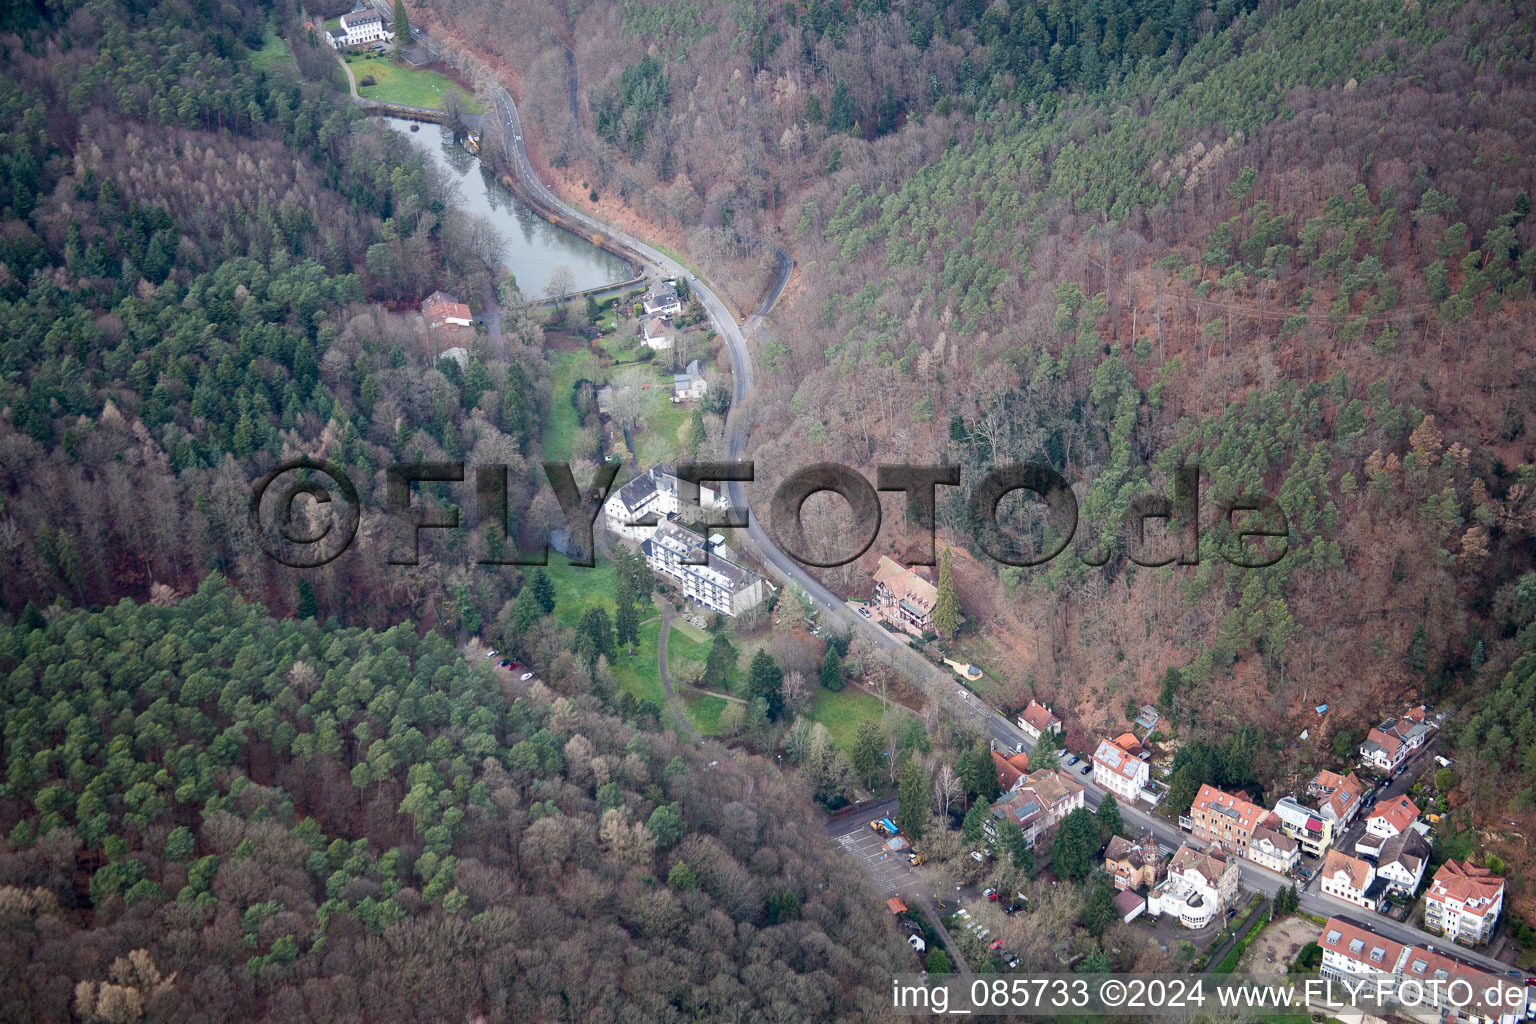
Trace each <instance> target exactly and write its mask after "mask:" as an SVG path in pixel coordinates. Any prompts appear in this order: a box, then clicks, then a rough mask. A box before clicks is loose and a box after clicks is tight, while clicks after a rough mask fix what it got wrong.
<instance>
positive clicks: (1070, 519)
mask: <svg viewBox="0 0 1536 1024" xmlns="http://www.w3.org/2000/svg"><path fill="white" fill-rule="evenodd" d="M543 469H544V476H545V479H546V480H548V482H549V486H550V489H551V491H552V492H553V493H554V496H555V500H556V501H557V502H558V503H559V506H560V511H561V513H562V515H563V517H564V529H565V532H566V538H567V539H566V550H567V551H568V552H570V553H571V556H572V557H571V564H573V565H580V566H587V567H590V566H592V565H593V564H595V563H594V560H593V557H592V551H593V544H592V534H593V525H594V524H595V523H596V521H597V517H598V514H599V512H600V511H601V509H602V508H603V503H604V502H605V501H606V500H607V497H608V494H609V492H610V491H611V490H612V488H613V482H614V479H615V478H616V477H617V475H618V471H619V467H618V465H617V464H616V463H607V464H605V465H603V466H601V467H599V468H598V470H597V472H596V474H595V478H594V479H593V481H592V484H591V486H590V487H587V488H585V489H583V488H581V487H579V486H578V485H577V483H576V478H575V474H574V472H573V471H572V469H571V466H570V464H569V463H565V462H546V463H544V464H543ZM675 472H676V477H677V481H678V486H679V488H680V492H681V493H680V497H682V498H683V499H684V500H689V499H691V500H692V501H693V502H694V503H695V504H697V503H698V495H699V487H700V486H701V485H705V486H707V485H710V484H743V483H750V482H752V481H753V480H755V479H756V467H755V464H754V463H752V462H748V461H742V462H699V463H688V462H685V463H679V464H678V465H677V468H676V471H675ZM507 473H508V467H507V466H506V465H504V464H500V463H491V464H487V465H481V466H476V467H475V469H474V509H475V513H476V517H477V521H478V523H479V524H480V525H481V527H482V528H483V527H484V526H485V525H486V524H490V526H491V529H492V531H493V532H495V531H496V530H499V535H498V536H497V539H498V540H499V541H500V542H501V543H500V544H497V545H495V546H496V548H497V550H499V551H503V552H506V551H511V552H514V553H513V554H510V555H507V554H500V555H495V556H487V557H485V558H481V559H479V564H481V565H545V564H547V563H548V556H549V540H548V538H546V539H545V540H544V541H542V542H541V543H539V545H538V546H537V548H536V549H534V550H532V551H522V550H518V549H517V547H516V542H515V538H513V537H511V536H510V535H509V531H508V530H507V521H508V511H509V509H508V487H507ZM465 475H466V473H465V465H464V463H462V462H415V463H402V464H399V465H395V466H391V467H390V468H389V469H388V470H387V471H386V473H385V496H384V519H385V531H384V532H385V535H386V537H387V551H386V553H385V557H386V561H387V562H388V563H389V564H392V565H415V564H417V562H418V560H419V557H420V541H421V531H422V530H457V529H460V528H461V514H460V508H459V506H458V505H452V504H449V505H446V506H444V507H431V506H425V505H422V504H420V503H417V502H415V501H413V500H412V499H413V497H414V495H415V493H416V488H417V486H418V485H421V484H430V485H435V486H439V487H444V486H447V485H452V484H462V483H464V481H465ZM961 478H962V471H961V468H960V467H959V466H953V465H949V466H942V465H941V466H928V465H885V466H879V467H877V468H876V471H875V482H874V483H873V484H871V483H870V482H869V480H868V479H867V478H866V477H865V476H864V475H863V474H862V473H860V472H859V471H857V470H855V469H852V468H851V467H848V466H844V465H840V464H838V463H831V462H821V463H815V464H813V465H810V466H805V467H802V468H800V469H798V470H796V471H794V472H793V473H791V474H790V475H789V476H787V477H786V478H785V479H784V480H783V481H782V482H781V483H780V484H779V486H778V487H777V489H776V490H775V491H774V494H773V497H772V499H771V500H770V502H769V528H770V531H771V533H772V535H773V538H774V540H775V541H776V542H777V544H778V546H779V547H780V548H781V549H782V550H783V551H784V553H785V554H787V555H788V556H789V557H791V558H793V559H794V560H795V561H797V562H799V563H801V564H802V565H806V566H814V567H816V568H831V567H834V566H839V565H846V564H848V563H849V562H852V561H854V560H855V559H857V558H858V557H860V556H861V555H863V554H864V552H866V551H868V550H869V548H870V546H871V545H872V544H874V542H875V540H876V538H877V537H878V536H879V535H880V525H881V508H880V493H881V492H896V493H899V494H901V495H902V496H903V500H904V501H905V509H906V518H907V522H908V524H909V526H910V528H911V529H913V530H916V531H917V532H918V533H919V535H920V536H921V538H922V540H921V541H920V544H919V547H920V550H918V551H916V552H913V553H912V555H911V557H910V561H911V562H912V563H913V564H918V565H932V564H934V561H935V559H934V546H935V542H934V537H935V532H936V514H935V509H936V500H935V499H936V496H937V493H938V488H940V487H959V486H961ZM1171 490H1172V493H1171V494H1169V495H1163V494H1156V493H1144V494H1138V495H1136V496H1135V497H1133V498H1132V499H1131V500H1130V502H1129V505H1128V507H1127V510H1126V512H1125V515H1124V518H1123V522H1122V523H1121V524H1120V530H1121V539H1122V540H1123V542H1124V544H1125V554H1126V557H1127V558H1129V559H1130V561H1132V562H1134V563H1135V564H1137V565H1141V566H1148V567H1156V566H1163V565H1173V564H1177V565H1197V564H1199V562H1200V557H1201V550H1200V549H1201V520H1202V514H1203V513H1204V512H1205V509H1204V508H1203V507H1202V501H1201V494H1200V471H1199V467H1197V466H1184V467H1181V468H1180V469H1178V470H1176V471H1175V472H1174V475H1173V481H1172V488H1171ZM1020 492H1027V493H1030V494H1033V495H1035V496H1036V497H1038V498H1039V499H1041V500H1042V501H1043V503H1044V506H1045V509H1044V524H1043V529H1041V530H1039V531H1038V533H1039V536H1038V537H1036V536H1034V535H1033V534H1032V533H1031V532H1029V531H1023V530H1018V529H1014V528H1010V527H1007V526H1005V525H1004V524H1003V523H1002V522H1000V521H999V508H1000V506H1002V504H1003V502H1004V500H1005V499H1006V498H1008V497H1009V496H1010V495H1014V494H1016V493H1020ZM449 493H451V491H450V492H449ZM737 493H738V494H739V493H740V492H739V491H738V492H737ZM822 493H832V494H837V495H839V496H841V497H842V499H843V500H844V501H845V502H847V504H848V507H849V509H850V511H851V515H852V520H853V523H854V531H853V537H852V538H851V539H849V540H847V541H846V542H845V545H844V547H843V549H842V550H840V551H837V552H834V553H830V554H829V553H825V552H822V551H820V550H817V545H816V544H815V543H814V541H813V539H812V538H811V537H810V536H809V535H808V533H807V528H806V523H805V520H804V511H805V504H806V502H807V501H809V500H810V499H811V498H812V497H813V496H815V495H817V494H822ZM303 499H308V501H307V503H306V502H305V501H304V500H303ZM726 504H727V507H724V508H715V509H702V508H701V510H700V519H699V521H698V525H700V526H702V527H704V528H707V529H711V530H719V529H744V528H747V527H748V526H749V525H750V522H751V519H750V512H749V510H748V509H746V508H745V507H744V503H739V502H728V503H726ZM965 508H966V512H967V518H968V520H969V523H970V528H971V531H972V540H973V541H974V543H975V546H976V547H977V548H978V549H979V550H980V551H981V552H982V553H983V554H985V555H987V556H988V557H990V558H992V559H994V560H996V561H998V562H1001V563H1002V564H1004V565H1012V566H1036V565H1043V564H1045V563H1047V562H1050V561H1051V560H1052V559H1055V558H1057V557H1058V556H1060V555H1061V554H1062V553H1063V552H1065V551H1066V550H1067V548H1068V546H1069V545H1070V544H1071V543H1072V540H1073V538H1074V537H1075V536H1076V535H1077V533H1078V528H1079V508H1078V502H1077V497H1076V496H1075V495H1074V494H1073V492H1072V488H1071V486H1070V485H1069V484H1068V483H1067V481H1066V480H1065V479H1064V478H1063V477H1062V476H1061V474H1060V473H1058V472H1057V471H1056V470H1055V469H1053V468H1051V467H1050V466H1045V465H1041V464H1039V463H1013V464H1010V465H1007V466H1001V467H997V468H995V469H992V470H989V471H988V472H986V473H984V474H982V475H981V476H980V477H979V478H978V479H977V480H976V481H975V482H974V484H973V485H972V486H971V487H970V492H969V494H968V495H967V496H966V499H965ZM1215 511H1216V515H1215V516H1214V518H1213V519H1212V520H1211V522H1212V523H1213V524H1214V525H1215V526H1217V527H1218V531H1219V534H1220V541H1219V543H1218V544H1217V554H1218V555H1219V557H1221V558H1222V559H1223V560H1225V561H1226V562H1228V563H1230V564H1231V565H1234V566H1238V567H1241V568H1248V569H1256V568H1263V567H1266V566H1270V565H1274V564H1275V563H1276V562H1278V561H1280V560H1281V559H1282V558H1284V557H1285V555H1286V553H1287V551H1288V550H1289V539H1288V538H1289V534H1290V524H1289V522H1288V521H1287V519H1286V516H1285V512H1284V510H1283V509H1281V508H1280V506H1279V505H1278V504H1277V503H1276V502H1275V501H1274V500H1273V499H1271V498H1269V497H1268V496H1266V495H1264V494H1261V493H1244V494H1241V495H1238V496H1236V497H1234V498H1230V499H1228V500H1226V501H1224V502H1221V503H1219V504H1217V505H1216V506H1215ZM361 513H362V508H361V505H360V501H359V497H358V491H357V488H356V487H355V486H354V485H353V483H352V481H351V479H350V478H349V477H348V476H347V474H346V471H345V470H343V469H342V468H341V467H340V466H338V465H337V464H336V463H334V462H330V461H327V460H323V459H311V458H297V459H291V460H288V461H286V462H284V463H282V464H280V465H279V466H277V467H276V468H274V469H272V470H271V471H270V472H268V473H266V474H265V475H263V476H262V477H261V478H260V479H259V480H257V481H256V483H255V486H254V487H253V489H252V492H251V503H250V525H251V529H252V531H253V533H254V534H255V536H256V539H257V542H258V543H259V544H260V545H261V547H262V550H264V551H265V552H266V553H267V554H268V555H269V556H271V557H272V558H273V559H275V560H276V561H278V562H281V563H282V564H284V565H288V566H293V567H295V568H315V567H318V566H321V565H325V564H326V563H328V562H331V561H333V560H335V559H336V558H338V557H340V556H341V555H342V554H343V553H345V552H346V551H347V550H348V549H349V548H350V547H351V546H352V543H353V541H354V540H355V539H356V537H357V534H358V528H359V524H360V522H361V518H362V515H361ZM657 521H658V520H657V517H656V515H655V514H654V513H652V514H649V515H647V516H645V517H641V518H639V519H636V520H634V521H633V522H628V521H626V522H624V523H623V525H625V526H653V525H655V524H656V522H657ZM1149 524H1160V525H1161V528H1160V529H1149ZM1113 530H1114V524H1105V526H1104V528H1103V529H1101V531H1100V534H1099V544H1098V546H1097V547H1096V548H1095V550H1094V552H1093V553H1078V554H1077V555H1076V557H1078V558H1080V559H1081V560H1082V561H1084V562H1085V563H1087V564H1090V565H1103V564H1104V563H1105V562H1106V561H1108V559H1109V558H1110V557H1111V554H1112V551H1111V550H1109V549H1108V548H1107V547H1106V544H1105V541H1106V539H1107V537H1108V535H1109V534H1110V533H1112V531H1113ZM1253 542H1257V543H1253Z"/></svg>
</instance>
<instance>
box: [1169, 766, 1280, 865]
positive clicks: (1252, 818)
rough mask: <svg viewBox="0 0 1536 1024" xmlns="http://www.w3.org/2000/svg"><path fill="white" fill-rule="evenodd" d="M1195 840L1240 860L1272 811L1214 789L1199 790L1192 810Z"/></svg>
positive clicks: (1211, 787) (1192, 830)
mask: <svg viewBox="0 0 1536 1024" xmlns="http://www.w3.org/2000/svg"><path fill="white" fill-rule="evenodd" d="M1189 812H1190V818H1191V820H1192V827H1191V829H1190V831H1191V832H1192V833H1193V834H1194V837H1195V838H1196V839H1199V840H1202V841H1204V842H1207V843H1215V844H1217V845H1218V846H1220V847H1221V848H1222V849H1224V850H1226V851H1227V852H1228V853H1231V854H1234V855H1235V856H1238V857H1241V856H1243V855H1245V854H1246V853H1247V852H1248V840H1249V838H1250V837H1251V836H1252V835H1253V829H1254V826H1255V825H1258V824H1259V823H1260V822H1262V821H1263V820H1264V819H1265V818H1266V817H1268V816H1269V812H1268V811H1266V810H1265V809H1264V808H1262V807H1260V806H1259V805H1258V804H1254V803H1250V802H1249V801H1247V800H1244V799H1243V798H1242V797H1240V796H1233V795H1232V794H1231V793H1223V792H1222V791H1221V790H1219V789H1217V788H1216V787H1215V786H1212V785H1210V784H1206V785H1203V786H1201V787H1200V792H1199V793H1198V794H1197V795H1196V796H1195V802H1194V803H1193V804H1192V805H1191V806H1190V809H1189Z"/></svg>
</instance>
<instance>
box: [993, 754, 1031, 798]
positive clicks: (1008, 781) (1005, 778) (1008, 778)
mask: <svg viewBox="0 0 1536 1024" xmlns="http://www.w3.org/2000/svg"><path fill="white" fill-rule="evenodd" d="M992 767H994V768H996V769H997V784H998V785H999V786H1001V787H1003V792H1005V793H1006V792H1008V791H1009V790H1010V789H1012V788H1013V787H1014V784H1015V783H1017V782H1018V781H1019V778H1020V777H1021V776H1022V775H1023V774H1024V773H1023V772H1021V771H1019V769H1017V768H1015V767H1014V766H1013V765H1011V764H1009V763H1008V761H1007V760H1006V759H1005V758H1004V757H1003V755H1001V754H999V753H998V752H997V751H995V750H994V751H992Z"/></svg>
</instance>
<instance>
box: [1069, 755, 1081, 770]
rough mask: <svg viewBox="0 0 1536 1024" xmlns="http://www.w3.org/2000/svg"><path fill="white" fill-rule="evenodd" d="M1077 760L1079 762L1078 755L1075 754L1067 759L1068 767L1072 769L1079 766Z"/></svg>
mask: <svg viewBox="0 0 1536 1024" xmlns="http://www.w3.org/2000/svg"><path fill="white" fill-rule="evenodd" d="M1077 760H1078V758H1077V755H1076V754H1073V755H1072V756H1071V757H1069V758H1067V767H1068V768H1070V767H1072V766H1073V765H1075V764H1077Z"/></svg>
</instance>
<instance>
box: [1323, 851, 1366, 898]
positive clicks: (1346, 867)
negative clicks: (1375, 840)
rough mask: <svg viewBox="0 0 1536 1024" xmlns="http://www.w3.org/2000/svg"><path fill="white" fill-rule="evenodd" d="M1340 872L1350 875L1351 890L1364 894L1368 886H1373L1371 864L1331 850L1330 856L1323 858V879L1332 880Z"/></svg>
mask: <svg viewBox="0 0 1536 1024" xmlns="http://www.w3.org/2000/svg"><path fill="white" fill-rule="evenodd" d="M1340 871H1344V872H1347V873H1348V875H1349V886H1350V888H1351V889H1355V890H1358V891H1359V892H1364V891H1365V889H1366V886H1368V885H1370V884H1371V883H1370V875H1371V866H1370V864H1368V863H1366V862H1365V861H1363V860H1361V859H1359V858H1358V857H1351V856H1350V855H1349V854H1347V853H1340V852H1339V851H1338V850H1329V851H1328V856H1326V857H1324V858H1323V877H1325V878H1332V877H1333V876H1335V875H1337V874H1338V873H1339V872H1340Z"/></svg>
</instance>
